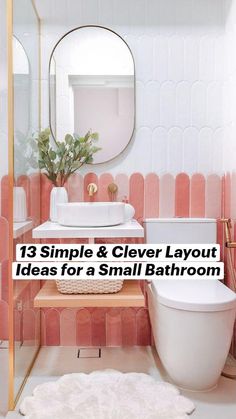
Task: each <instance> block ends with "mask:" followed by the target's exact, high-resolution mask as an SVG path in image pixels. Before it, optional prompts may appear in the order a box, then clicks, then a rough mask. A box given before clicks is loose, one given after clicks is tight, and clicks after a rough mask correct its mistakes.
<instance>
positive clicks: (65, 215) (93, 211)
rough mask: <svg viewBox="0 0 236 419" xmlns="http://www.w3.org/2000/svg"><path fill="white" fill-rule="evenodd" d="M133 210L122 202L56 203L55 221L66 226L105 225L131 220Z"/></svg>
mask: <svg viewBox="0 0 236 419" xmlns="http://www.w3.org/2000/svg"><path fill="white" fill-rule="evenodd" d="M134 213H135V210H134V208H133V207H132V205H130V204H125V203H123V202H68V203H65V204H58V205H57V221H58V223H59V224H60V225H63V226H68V227H105V226H114V225H118V224H123V223H125V222H127V221H129V220H131V219H132V218H133V216H134Z"/></svg>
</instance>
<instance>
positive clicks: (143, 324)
mask: <svg viewBox="0 0 236 419" xmlns="http://www.w3.org/2000/svg"><path fill="white" fill-rule="evenodd" d="M136 323H137V345H140V346H147V345H150V344H151V325H150V320H149V314H148V309H147V308H140V309H139V310H138V312H137V314H136Z"/></svg>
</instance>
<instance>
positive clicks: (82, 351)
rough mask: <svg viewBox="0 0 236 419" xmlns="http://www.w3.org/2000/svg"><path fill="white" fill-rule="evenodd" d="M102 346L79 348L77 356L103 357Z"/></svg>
mask: <svg viewBox="0 0 236 419" xmlns="http://www.w3.org/2000/svg"><path fill="white" fill-rule="evenodd" d="M101 355H102V350H101V348H79V349H78V354H77V358H101Z"/></svg>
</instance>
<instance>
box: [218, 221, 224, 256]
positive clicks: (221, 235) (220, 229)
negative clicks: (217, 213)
mask: <svg viewBox="0 0 236 419" xmlns="http://www.w3.org/2000/svg"><path fill="white" fill-rule="evenodd" d="M217 243H219V244H220V260H224V253H225V252H224V250H225V246H224V224H223V223H222V222H221V221H220V220H218V221H217Z"/></svg>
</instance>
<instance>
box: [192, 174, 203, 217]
mask: <svg viewBox="0 0 236 419" xmlns="http://www.w3.org/2000/svg"><path fill="white" fill-rule="evenodd" d="M205 183H206V182H205V178H204V176H203V175H201V174H200V173H195V174H194V175H193V176H192V178H191V186H190V189H191V192H190V200H191V203H190V215H191V217H196V218H197V217H205Z"/></svg>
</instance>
